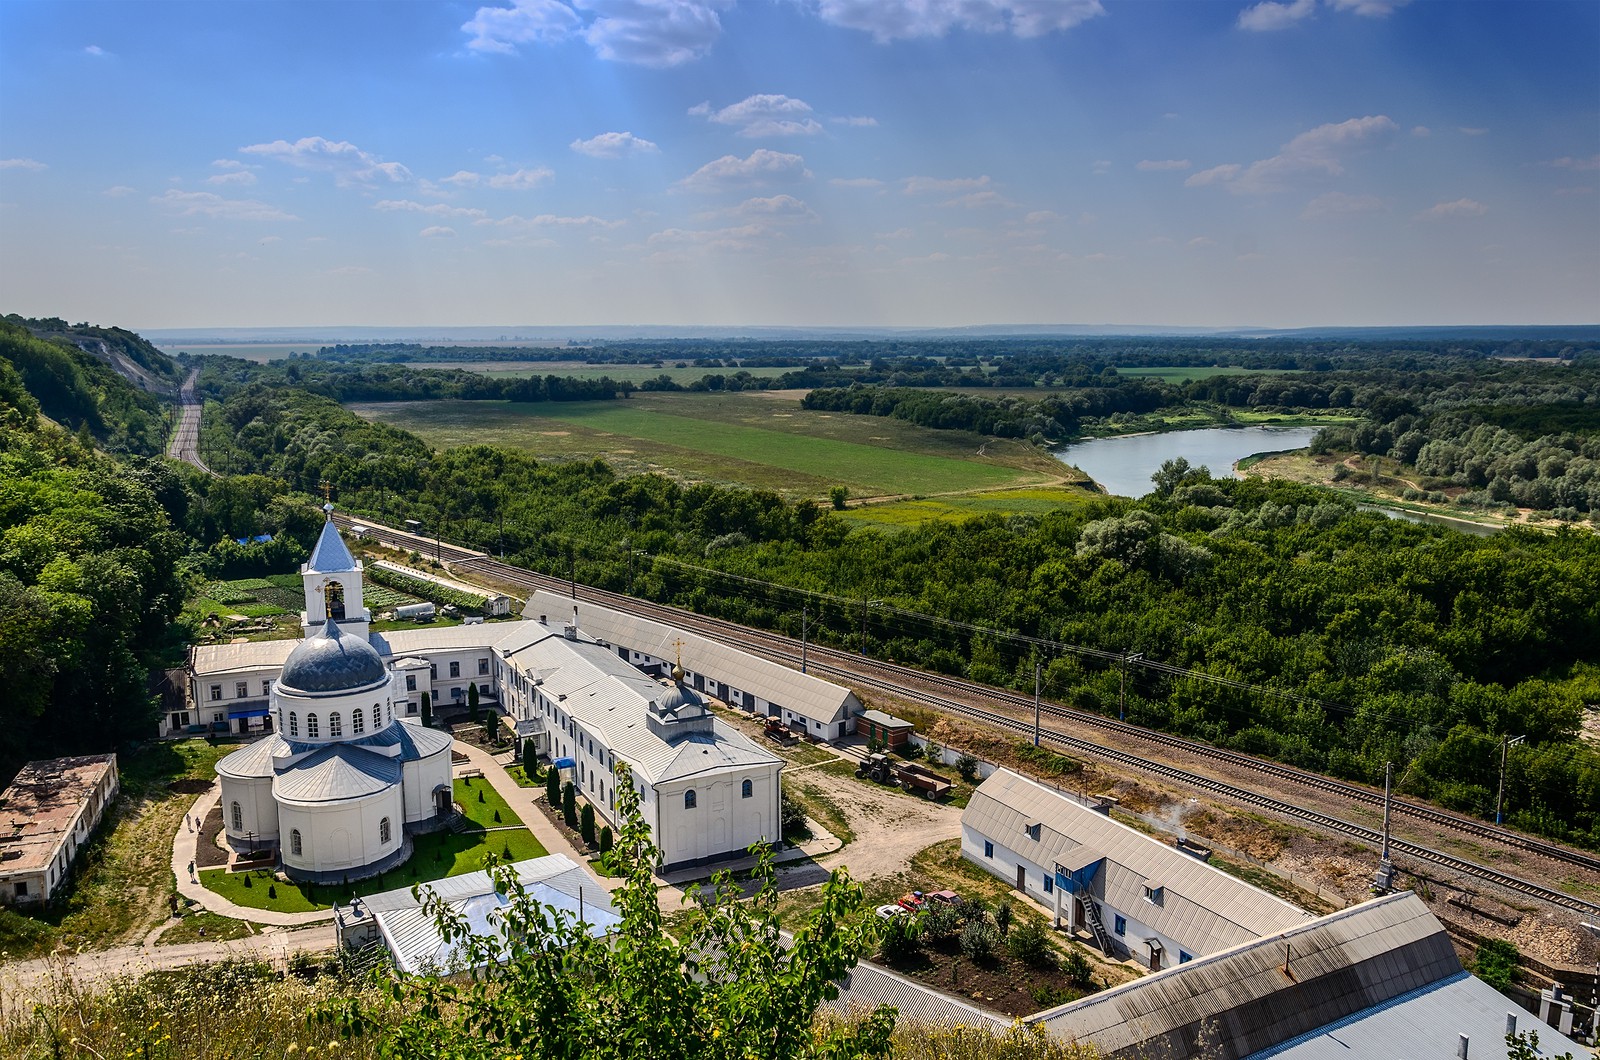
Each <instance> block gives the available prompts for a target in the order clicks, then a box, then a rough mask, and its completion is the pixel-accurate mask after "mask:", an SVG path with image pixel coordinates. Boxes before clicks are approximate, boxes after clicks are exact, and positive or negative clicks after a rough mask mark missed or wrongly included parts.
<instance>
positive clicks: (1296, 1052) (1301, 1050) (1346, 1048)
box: [1248, 972, 1583, 1060]
mask: <svg viewBox="0 0 1600 1060" xmlns="http://www.w3.org/2000/svg"><path fill="white" fill-rule="evenodd" d="M1508 1014H1509V1015H1513V1016H1516V1017H1517V1027H1518V1029H1519V1030H1527V1029H1529V1028H1532V1029H1535V1030H1537V1031H1538V1032H1539V1049H1538V1052H1537V1054H1536V1055H1538V1056H1556V1055H1558V1054H1560V1053H1566V1052H1571V1053H1572V1054H1573V1055H1574V1056H1581V1055H1583V1054H1582V1053H1581V1052H1578V1051H1577V1048H1578V1043H1577V1042H1576V1041H1573V1040H1572V1039H1571V1038H1568V1037H1567V1036H1566V1035H1564V1034H1562V1033H1561V1032H1560V1031H1557V1030H1556V1029H1555V1028H1553V1027H1549V1026H1547V1025H1545V1024H1544V1023H1542V1022H1540V1021H1538V1020H1537V1019H1535V1018H1534V1016H1533V1015H1532V1014H1531V1013H1529V1012H1527V1011H1525V1010H1524V1009H1523V1008H1522V1007H1521V1006H1519V1005H1518V1004H1517V1003H1516V1002H1514V1001H1512V1000H1511V999H1509V998H1507V997H1506V996H1505V995H1504V994H1502V993H1501V992H1500V991H1498V990H1496V989H1495V988H1494V987H1492V986H1490V985H1489V984H1488V983H1486V982H1484V981H1483V980H1481V979H1477V978H1474V977H1473V976H1471V975H1469V974H1468V973H1466V972H1461V973H1459V974H1457V975H1454V976H1450V977H1448V978H1445V979H1440V980H1438V981H1437V982H1433V983H1429V984H1427V985H1426V986H1423V987H1419V988H1418V989H1416V990H1413V991H1411V992H1410V993H1407V994H1401V995H1400V996H1399V997H1396V998H1393V999H1391V1000H1389V1001H1386V1002H1384V1003H1383V1004H1380V1005H1375V1006H1373V1007H1371V1008H1367V1009H1362V1010H1361V1011H1360V1012H1357V1013H1355V1014H1354V1015H1352V1016H1346V1017H1345V1018H1344V1019H1342V1020H1338V1021H1336V1022H1334V1023H1330V1024H1327V1025H1326V1026H1323V1027H1318V1028H1317V1029H1316V1030H1314V1031H1309V1032H1307V1033H1305V1034H1302V1035H1300V1036H1298V1037H1295V1038H1291V1039H1289V1040H1288V1041H1286V1042H1283V1043H1281V1044H1279V1045H1275V1046H1273V1047H1271V1048H1269V1049H1263V1050H1261V1051H1260V1052H1258V1053H1252V1054H1250V1056H1249V1057H1248V1060H1268V1058H1269V1057H1278V1058H1281V1060H1335V1058H1337V1060H1351V1057H1361V1058H1362V1060H1416V1058H1417V1057H1425V1056H1432V1057H1440V1058H1445V1057H1452V1056H1455V1055H1456V1053H1455V1049H1456V1045H1457V1044H1458V1042H1459V1039H1460V1036H1461V1035H1463V1034H1465V1035H1466V1036H1467V1042H1468V1055H1470V1056H1473V1057H1476V1058H1478V1060H1483V1058H1485V1057H1488V1058H1491V1060H1498V1058H1504V1057H1506V1056H1508V1055H1509V1051H1508V1050H1507V1049H1506V1039H1505V1033H1506V1016H1507V1015H1508Z"/></svg>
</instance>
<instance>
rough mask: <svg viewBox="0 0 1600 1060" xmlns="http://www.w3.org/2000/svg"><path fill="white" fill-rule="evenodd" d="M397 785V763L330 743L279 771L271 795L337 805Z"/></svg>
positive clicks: (298, 800) (368, 752) (340, 744)
mask: <svg viewBox="0 0 1600 1060" xmlns="http://www.w3.org/2000/svg"><path fill="white" fill-rule="evenodd" d="M399 783H400V762H399V761H398V760H397V759H393V758H387V757H385V756H384V755H381V754H378V753H377V752H376V751H368V750H366V749H365V748H362V747H356V746H353V745H351V744H347V743H336V744H329V745H328V746H327V747H324V748H322V749H321V750H320V751H315V752H313V753H312V754H309V755H307V756H306V757H304V758H302V759H300V761H298V762H296V763H295V764H294V765H292V766H290V767H288V768H287V769H285V770H283V771H282V772H280V773H279V774H278V775H277V777H276V779H274V780H273V782H272V794H273V796H274V797H275V798H278V799H288V800H290V801H293V802H337V801H339V800H341V799H358V798H361V797H362V796H364V795H376V794H377V793H378V792H380V791H383V790H384V789H386V788H390V787H394V786H396V785H398V784H399Z"/></svg>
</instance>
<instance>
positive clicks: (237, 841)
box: [221, 777, 278, 846]
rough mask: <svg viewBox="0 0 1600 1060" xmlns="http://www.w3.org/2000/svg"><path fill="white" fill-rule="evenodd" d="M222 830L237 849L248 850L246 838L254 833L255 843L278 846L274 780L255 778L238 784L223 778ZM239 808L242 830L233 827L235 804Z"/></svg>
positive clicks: (239, 781)
mask: <svg viewBox="0 0 1600 1060" xmlns="http://www.w3.org/2000/svg"><path fill="white" fill-rule="evenodd" d="M221 780H222V827H223V830H224V831H226V832H227V834H228V839H229V840H230V841H232V842H233V843H234V845H236V846H245V845H247V844H248V843H249V842H250V840H248V839H247V838H246V836H247V834H249V833H251V832H254V833H255V836H254V838H255V841H256V842H263V841H264V842H269V843H270V842H276V841H277V838H278V804H277V802H275V801H274V800H273V798H272V778H271V777H252V778H250V779H248V780H237V779H234V778H232V777H222V778H221ZM235 802H237V803H238V804H239V812H240V815H241V816H242V817H243V821H242V823H243V826H244V827H242V828H238V829H235V828H234V827H233V804H234V803H235Z"/></svg>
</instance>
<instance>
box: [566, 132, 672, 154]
mask: <svg viewBox="0 0 1600 1060" xmlns="http://www.w3.org/2000/svg"><path fill="white" fill-rule="evenodd" d="M568 146H570V147H571V148H572V149H573V150H574V151H576V152H578V154H580V155H588V156H589V157H590V158H621V157H622V156H623V155H648V154H655V153H656V152H658V151H660V150H661V149H660V148H659V147H657V146H656V145H655V144H653V143H651V142H650V141H649V140H643V139H640V138H639V137H637V136H635V135H633V133H631V132H606V133H601V134H600V135H599V136H591V137H590V138H589V139H587V140H574V141H572V143H571V144H569V145H568Z"/></svg>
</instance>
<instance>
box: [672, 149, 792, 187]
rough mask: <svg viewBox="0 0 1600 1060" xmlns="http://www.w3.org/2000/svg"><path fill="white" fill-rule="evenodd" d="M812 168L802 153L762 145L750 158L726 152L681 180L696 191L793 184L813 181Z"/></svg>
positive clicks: (684, 184) (684, 185)
mask: <svg viewBox="0 0 1600 1060" xmlns="http://www.w3.org/2000/svg"><path fill="white" fill-rule="evenodd" d="M810 179H811V171H810V170H809V169H807V168H806V161H805V159H803V158H801V157H800V156H799V155H789V154H784V153H783V152H781V151H769V150H767V149H766V148H764V147H762V148H758V149H757V150H755V151H752V152H750V156H749V157H748V158H740V157H738V156H737V155H723V156H722V157H721V158H719V159H716V160H715V161H712V162H707V163H706V164H705V165H703V166H701V167H700V168H699V169H697V170H695V171H694V172H693V173H691V174H689V175H688V176H687V177H685V178H683V180H682V181H680V182H679V183H680V184H681V185H682V186H683V187H685V188H689V189H692V190H695V191H718V190H721V189H723V188H740V187H752V186H758V185H763V184H793V183H797V182H799V181H802V180H810Z"/></svg>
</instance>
